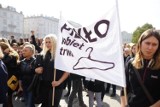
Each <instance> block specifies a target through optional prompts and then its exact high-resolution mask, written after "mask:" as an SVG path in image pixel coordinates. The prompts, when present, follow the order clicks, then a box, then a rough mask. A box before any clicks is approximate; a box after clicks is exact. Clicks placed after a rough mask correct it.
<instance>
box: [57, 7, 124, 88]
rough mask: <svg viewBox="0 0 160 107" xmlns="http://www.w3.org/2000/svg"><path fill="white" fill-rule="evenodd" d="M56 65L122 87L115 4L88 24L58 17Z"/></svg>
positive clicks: (119, 42) (122, 72)
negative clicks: (73, 24) (79, 25)
mask: <svg viewBox="0 0 160 107" xmlns="http://www.w3.org/2000/svg"><path fill="white" fill-rule="evenodd" d="M58 33H59V35H58V42H57V49H56V58H55V67H56V69H60V70H63V71H67V72H71V73H75V74H79V75H82V76H85V77H88V78H93V79H98V80H101V81H104V82H109V83H112V84H116V85H119V86H123V87H125V76H124V64H123V63H124V62H123V55H122V44H121V37H120V36H121V35H120V28H119V19H118V13H117V8H116V5H115V6H114V7H112V8H111V9H110V10H108V13H107V14H106V15H105V17H102V18H100V19H99V20H97V21H96V22H95V23H93V24H92V25H90V26H87V27H81V28H74V27H73V26H72V25H71V24H69V23H68V22H67V21H66V20H64V19H62V18H61V19H60V21H59V28H58Z"/></svg>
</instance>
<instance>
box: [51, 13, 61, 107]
mask: <svg viewBox="0 0 160 107" xmlns="http://www.w3.org/2000/svg"><path fill="white" fill-rule="evenodd" d="M61 18H62V11H60V19H61ZM60 19H59V20H60ZM54 67H55V66H54ZM53 81H56V69H55V68H54V78H53ZM54 97H55V87H53V94H52V106H54Z"/></svg>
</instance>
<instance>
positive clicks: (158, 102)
mask: <svg viewBox="0 0 160 107" xmlns="http://www.w3.org/2000/svg"><path fill="white" fill-rule="evenodd" d="M150 107H160V100H158V101H157V102H155V103H154V104H153V105H151V106H150Z"/></svg>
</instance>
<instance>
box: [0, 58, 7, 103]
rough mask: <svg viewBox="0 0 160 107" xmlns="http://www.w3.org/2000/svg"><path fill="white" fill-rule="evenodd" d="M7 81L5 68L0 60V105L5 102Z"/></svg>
mask: <svg viewBox="0 0 160 107" xmlns="http://www.w3.org/2000/svg"><path fill="white" fill-rule="evenodd" d="M7 79H8V73H7V68H6V66H5V65H4V63H3V62H2V60H0V104H2V103H5V102H6V101H7V88H8V87H7Z"/></svg>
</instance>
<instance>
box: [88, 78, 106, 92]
mask: <svg viewBox="0 0 160 107" xmlns="http://www.w3.org/2000/svg"><path fill="white" fill-rule="evenodd" d="M87 88H88V90H89V91H92V92H102V90H103V89H104V82H102V81H98V80H95V81H89V82H88V85H87Z"/></svg>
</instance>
